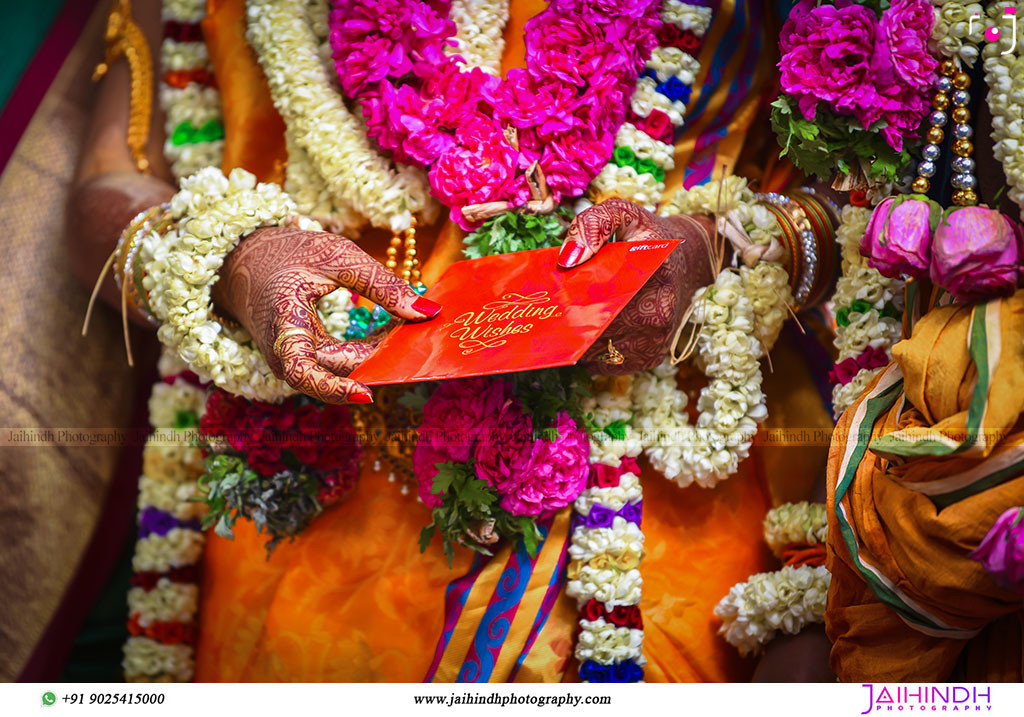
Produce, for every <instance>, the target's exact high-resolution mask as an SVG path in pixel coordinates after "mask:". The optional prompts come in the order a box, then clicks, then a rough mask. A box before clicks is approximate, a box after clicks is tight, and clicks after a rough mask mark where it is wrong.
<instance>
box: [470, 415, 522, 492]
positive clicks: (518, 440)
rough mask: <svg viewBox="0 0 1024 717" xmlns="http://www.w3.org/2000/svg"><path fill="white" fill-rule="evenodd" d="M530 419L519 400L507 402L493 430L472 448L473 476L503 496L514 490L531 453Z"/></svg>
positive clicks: (481, 437) (482, 436)
mask: <svg viewBox="0 0 1024 717" xmlns="http://www.w3.org/2000/svg"><path fill="white" fill-rule="evenodd" d="M533 444H534V439H533V419H531V418H530V416H529V415H527V414H526V413H525V412H524V411H523V407H522V405H521V404H520V403H519V401H517V400H515V399H513V400H511V401H506V402H505V405H504V407H503V408H502V410H501V414H500V415H499V417H498V420H497V423H496V424H495V427H494V429H493V430H492V431H489V432H488V433H485V434H483V435H481V436H480V440H479V441H477V444H476V447H475V448H474V449H473V459H474V461H475V462H474V464H473V465H474V468H475V470H476V477H477V478H479V479H480V480H483V481H487V483H488V484H489V485H490V486H491V487H492V488H494V489H495V490H496V491H498V493H500V494H505V493H508V492H510V491H511V490H513V489H514V488H515V486H516V485H517V484H518V482H519V480H520V475H521V473H522V471H523V470H524V468H526V467H527V466H528V464H529V462H530V457H531V455H532V453H533Z"/></svg>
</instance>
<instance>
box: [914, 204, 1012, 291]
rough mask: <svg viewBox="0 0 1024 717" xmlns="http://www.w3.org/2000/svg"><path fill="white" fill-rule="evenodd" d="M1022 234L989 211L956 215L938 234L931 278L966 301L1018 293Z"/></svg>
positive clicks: (978, 209) (976, 209)
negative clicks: (1018, 265) (1015, 291)
mask: <svg viewBox="0 0 1024 717" xmlns="http://www.w3.org/2000/svg"><path fill="white" fill-rule="evenodd" d="M1020 254H1021V228H1020V226H1019V225H1017V224H1016V222H1014V221H1012V220H1011V219H1009V218H1008V217H1006V216H1003V215H1002V214H1000V213H999V212H997V211H995V210H994V209H989V208H987V207H963V208H961V209H956V210H954V211H952V212H950V213H949V214H948V215H947V216H946V218H945V219H944V220H943V221H942V222H941V224H940V225H939V227H938V229H936V230H935V237H934V239H933V241H932V262H931V278H932V281H933V282H935V283H936V284H937V285H938V286H941V287H942V288H943V289H946V290H948V291H950V292H951V293H952V294H953V295H954V296H955V297H956V298H957V299H959V300H961V301H972V300H975V299H983V298H991V297H993V296H1005V295H1007V294H1011V293H1013V291H1014V290H1015V289H1016V287H1017V275H1018V267H1017V262H1018V259H1019V258H1020Z"/></svg>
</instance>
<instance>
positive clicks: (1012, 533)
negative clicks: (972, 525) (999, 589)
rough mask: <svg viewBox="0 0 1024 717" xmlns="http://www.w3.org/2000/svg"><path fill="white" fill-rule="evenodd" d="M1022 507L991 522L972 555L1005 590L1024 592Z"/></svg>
mask: <svg viewBox="0 0 1024 717" xmlns="http://www.w3.org/2000/svg"><path fill="white" fill-rule="evenodd" d="M1022 518H1024V508H1010V509H1009V510H1007V511H1006V512H1004V513H1003V514H1002V515H1000V516H999V519H998V520H996V522H995V523H994V524H993V525H992V527H991V528H990V529H989V531H988V534H987V535H986V536H985V539H984V540H982V541H981V545H979V546H978V548H977V550H975V551H974V552H973V553H971V558H972V559H973V560H977V561H978V562H979V563H981V564H982V566H984V568H985V570H987V571H988V572H990V573H992V575H993V577H995V579H996V582H998V583H999V584H1000V585H1002V586H1003V587H1004V588H1007V589H1008V590H1013V591H1015V592H1019V593H1024V520H1022Z"/></svg>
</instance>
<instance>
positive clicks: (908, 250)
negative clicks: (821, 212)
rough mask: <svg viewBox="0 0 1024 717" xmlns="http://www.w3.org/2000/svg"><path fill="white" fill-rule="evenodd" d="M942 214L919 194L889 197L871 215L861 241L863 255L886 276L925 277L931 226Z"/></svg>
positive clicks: (933, 204)
mask: <svg viewBox="0 0 1024 717" xmlns="http://www.w3.org/2000/svg"><path fill="white" fill-rule="evenodd" d="M940 213H941V209H940V208H939V206H938V205H937V204H935V202H933V201H931V200H930V199H927V198H926V197H924V196H922V195H920V194H910V195H907V196H905V197H898V198H890V199H886V200H885V201H883V202H882V203H881V204H879V205H878V206H877V207H875V211H874V212H873V213H872V214H871V219H870V221H868V228H867V230H866V231H865V232H864V237H863V238H862V239H861V240H860V253H861V255H862V256H865V257H867V259H868V266H870V267H871V268H873V269H877V270H878V271H879V273H881V274H882V275H883V276H888V277H890V278H893V277H897V276H901V275H903V274H906V275H908V276H912V277H919V276H925V275H926V274H927V273H928V265H929V262H930V260H931V234H932V229H933V228H934V226H935V222H936V221H937V219H938V217H939V215H940Z"/></svg>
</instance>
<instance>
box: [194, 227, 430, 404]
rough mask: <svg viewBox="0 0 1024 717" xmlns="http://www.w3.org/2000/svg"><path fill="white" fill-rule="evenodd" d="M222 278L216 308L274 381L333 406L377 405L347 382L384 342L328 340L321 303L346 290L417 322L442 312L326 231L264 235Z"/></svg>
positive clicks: (254, 238) (253, 239) (255, 237)
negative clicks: (238, 328)
mask: <svg viewBox="0 0 1024 717" xmlns="http://www.w3.org/2000/svg"><path fill="white" fill-rule="evenodd" d="M220 274H221V278H220V281H218V282H217V283H216V284H215V285H214V288H213V297H214V301H215V302H216V303H217V305H218V306H219V307H221V308H222V309H223V310H226V311H227V312H228V313H230V314H231V315H232V316H234V317H235V318H236V319H237V320H238V321H239V322H240V323H241V324H242V325H243V326H244V327H245V328H246V330H247V331H248V332H249V333H250V335H251V336H252V337H253V341H254V342H255V343H256V345H257V346H258V347H259V349H260V351H261V352H262V353H263V355H264V357H265V358H266V359H267V362H268V364H269V365H270V368H271V369H272V370H273V372H274V375H275V376H277V377H278V378H281V379H283V380H285V381H286V382H287V383H288V384H289V385H290V386H292V387H293V388H295V389H296V390H299V391H302V392H303V393H306V394H308V395H310V396H313V397H314V398H318V399H320V400H322V401H326V402H328V403H343V402H353V403H369V402H370V401H372V400H373V398H372V394H371V393H370V390H369V389H368V388H367V387H366V386H364V385H363V384H361V383H358V382H356V381H353V380H351V379H348V378H345V377H346V376H347V375H348V374H349V373H350V372H351V371H352V369H354V368H355V367H356V366H358V365H359V363H361V362H362V361H363V360H364V359H365V358H366V357H367V356H369V355H370V353H372V352H373V350H374V349H375V348H376V346H377V344H378V343H379V342H380V339H381V338H382V336H379V335H378V336H374V337H371V338H369V339H368V340H366V341H339V340H338V339H336V338H334V337H333V336H330V335H329V334H328V333H327V331H326V330H325V329H324V327H323V324H321V322H320V319H319V317H318V316H317V313H316V304H317V302H318V301H319V300H320V299H321V298H322V297H324V296H326V295H327V294H329V293H331V292H332V291H334V290H335V289H337V288H338V287H345V288H348V289H351V290H353V291H355V292H356V293H357V294H360V295H362V296H365V297H367V298H368V299H370V300H371V301H374V302H375V303H378V304H380V305H381V306H383V307H384V308H385V309H387V310H388V311H389V312H391V313H392V314H394V315H396V316H398V317H401V318H403V319H408V320H413V321H415V320H422V319H427V318H430V317H432V316H436V315H437V313H438V311H440V309H441V307H440V306H439V305H438V304H436V303H434V302H432V301H430V300H428V299H424V298H421V297H420V296H419V295H418V294H417V293H416V292H415V291H413V290H412V288H411V287H410V286H409V285H408V284H407V283H406V282H404V281H402V279H401V278H400V277H398V276H396V275H395V274H393V273H392V272H391V271H389V270H388V269H387V268H386V267H385V266H384V265H382V264H380V263H379V262H377V261H376V260H375V259H373V258H372V257H371V256H369V255H368V254H366V252H364V251H363V250H362V249H360V248H359V247H357V246H356V245H355V244H354V243H353V242H351V241H349V240H348V239H344V238H342V237H338V236H334V235H332V234H328V233H326V232H309V231H301V230H299V229H296V228H294V227H275V228H268V229H260V230H258V231H256V232H253V233H252V234H251V235H250V236H249V237H247V238H246V239H245V240H244V241H243V242H242V243H241V244H240V245H239V246H238V247H237V248H236V249H235V250H234V251H232V252H231V253H230V254H229V255H228V257H227V260H226V261H225V263H224V267H223V268H222V269H221V272H220Z"/></svg>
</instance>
